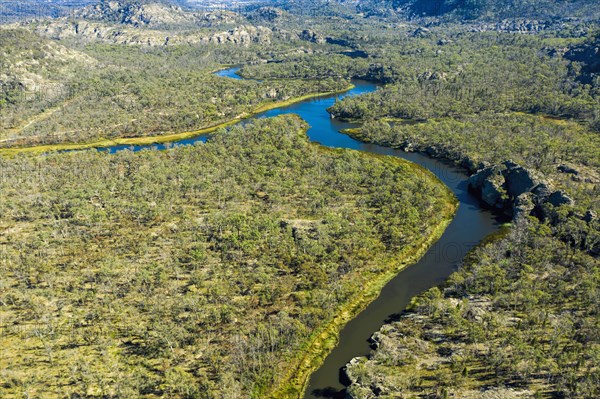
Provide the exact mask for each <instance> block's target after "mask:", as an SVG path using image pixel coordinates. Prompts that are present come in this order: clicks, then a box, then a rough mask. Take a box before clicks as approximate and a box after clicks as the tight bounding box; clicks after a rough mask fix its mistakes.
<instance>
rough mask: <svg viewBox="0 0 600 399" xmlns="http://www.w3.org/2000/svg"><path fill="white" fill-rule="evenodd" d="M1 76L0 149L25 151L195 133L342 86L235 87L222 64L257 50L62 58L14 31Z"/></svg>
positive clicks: (82, 51)
mask: <svg viewBox="0 0 600 399" xmlns="http://www.w3.org/2000/svg"><path fill="white" fill-rule="evenodd" d="M0 42H1V43H2V52H3V53H4V54H5V55H6V57H3V58H2V60H1V61H0V62H1V63H2V64H3V65H2V68H3V70H4V71H5V72H7V75H8V77H7V78H6V80H4V81H2V82H1V83H2V88H3V89H4V91H3V98H0V109H1V110H2V113H1V116H0V123H1V124H2V130H0V140H2V141H1V142H0V145H2V146H4V147H9V146H25V145H27V146H31V145H36V144H38V145H39V144H51V143H64V142H86V141H94V140H98V139H99V138H105V139H110V138H115V137H132V136H145V135H158V134H164V133H173V132H185V131H190V130H198V129H201V128H205V127H208V126H212V125H216V124H219V123H222V122H226V121H230V120H232V119H235V118H239V117H240V116H242V115H248V114H250V113H252V112H253V110H255V109H258V108H260V107H261V106H264V105H267V104H271V103H275V102H278V101H286V100H290V99H293V98H296V97H302V96H304V95H307V94H315V93H326V92H335V91H340V90H344V89H346V88H348V87H349V82H347V81H344V80H334V79H322V80H319V81H314V80H313V81H309V80H303V79H287V80H270V81H269V82H257V81H236V80H232V79H222V78H219V77H216V76H214V75H212V73H211V72H212V71H214V70H215V69H217V68H219V66H220V65H222V64H223V63H226V62H228V63H236V62H240V61H241V60H248V59H249V58H250V59H252V58H253V59H259V56H258V55H257V53H259V52H260V51H261V50H260V49H258V48H245V47H244V48H238V47H232V46H230V47H217V46H203V47H200V46H197V47H185V48H181V47H167V48H151V49H141V48H136V47H133V48H129V47H122V46H109V45H105V44H88V45H86V46H85V47H83V48H78V49H70V48H66V47H64V46H62V45H61V44H58V43H54V42H52V41H49V40H45V39H41V38H39V37H37V36H36V35H34V34H31V33H30V32H27V31H25V30H22V29H18V30H0Z"/></svg>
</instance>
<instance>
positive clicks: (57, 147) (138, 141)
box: [0, 84, 354, 157]
mask: <svg viewBox="0 0 600 399" xmlns="http://www.w3.org/2000/svg"><path fill="white" fill-rule="evenodd" d="M353 88H354V85H352V84H351V85H349V86H348V87H346V88H345V89H343V90H340V91H330V92H322V93H312V94H306V95H304V96H300V97H294V98H291V99H289V100H285V101H277V102H269V103H265V104H262V105H259V106H258V107H257V108H255V109H254V110H253V111H252V112H250V113H245V114H241V115H239V116H237V117H236V118H234V119H231V120H229V121H226V122H223V123H219V124H217V125H213V126H208V127H206V128H203V129H199V130H193V131H189V132H181V133H171V134H166V135H159V136H142V137H129V138H115V139H100V140H97V141H92V142H89V143H61V144H47V145H39V146H31V147H11V148H2V149H0V156H7V157H13V156H15V155H17V154H34V155H37V154H44V153H47V152H53V151H76V150H87V149H93V148H108V147H114V146H118V145H131V146H135V145H152V144H164V143H174V142H177V141H181V140H185V139H190V138H193V137H198V136H203V135H206V134H210V133H214V132H216V131H217V130H219V129H223V128H225V127H228V126H231V125H235V124H237V123H240V122H241V121H243V120H245V119H248V118H251V117H253V116H255V115H257V114H260V113H262V112H266V111H269V110H272V109H276V108H283V107H287V106H290V105H292V104H296V103H299V102H302V101H306V100H310V99H313V98H319V97H325V96H331V95H334V94H340V93H344V92H347V91H349V90H352V89H353Z"/></svg>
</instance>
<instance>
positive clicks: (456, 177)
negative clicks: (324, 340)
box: [107, 68, 498, 399]
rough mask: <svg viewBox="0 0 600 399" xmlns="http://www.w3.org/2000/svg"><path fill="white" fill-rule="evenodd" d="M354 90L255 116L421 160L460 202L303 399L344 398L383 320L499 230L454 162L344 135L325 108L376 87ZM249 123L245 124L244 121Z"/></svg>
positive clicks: (325, 141) (346, 333)
mask: <svg viewBox="0 0 600 399" xmlns="http://www.w3.org/2000/svg"><path fill="white" fill-rule="evenodd" d="M238 70H239V68H231V69H227V70H222V71H219V72H217V73H216V74H217V75H218V76H222V77H228V78H233V79H240V77H239V76H238V75H237V74H236V72H237V71H238ZM353 83H354V84H355V88H354V89H352V90H350V91H348V92H346V93H344V94H341V95H332V96H326V97H321V98H317V99H311V100H307V101H303V102H300V103H297V104H293V105H290V106H287V107H284V108H279V109H273V110H270V111H266V112H264V113H262V114H259V115H256V116H254V117H252V118H250V119H249V120H252V119H254V118H268V117H273V116H277V115H283V114H290V113H293V114H298V115H299V116H300V117H302V118H303V119H304V120H306V121H307V122H308V123H309V125H310V129H309V130H308V133H307V134H308V137H309V138H310V140H311V141H313V142H318V143H321V144H322V145H324V146H328V147H336V148H349V149H354V150H359V151H365V152H370V153H374V154H381V155H390V156H396V157H400V158H403V159H406V160H409V161H411V162H414V163H416V164H419V165H421V166H423V167H425V168H427V169H429V170H430V171H431V172H432V173H434V174H435V175H436V176H437V177H438V178H439V179H440V180H442V181H443V182H444V183H445V184H446V185H447V186H448V187H450V189H451V190H452V191H453V192H454V194H455V195H456V197H457V198H458V200H459V201H460V207H459V209H458V212H457V214H456V216H455V218H454V220H453V221H452V223H451V224H450V226H448V228H447V230H446V232H445V233H444V234H443V236H442V237H441V238H440V240H439V241H438V242H437V243H435V244H434V245H433V246H432V247H431V249H430V250H429V251H428V252H427V253H426V254H425V256H424V257H423V258H422V259H421V260H420V261H419V262H418V263H417V264H415V265H412V266H410V267H408V268H406V269H405V270H403V271H402V272H401V273H399V274H398V276H396V277H395V278H394V279H393V280H392V281H391V282H390V283H388V284H387V285H386V286H385V287H384V289H383V291H382V292H381V295H380V296H379V297H378V298H377V299H376V300H375V301H374V302H373V303H371V304H370V305H369V306H368V307H367V308H366V309H365V310H364V311H363V312H362V313H360V314H359V315H358V316H357V317H356V318H354V319H353V320H352V321H350V322H349V323H348V324H347V325H346V326H345V327H344V329H343V330H342V332H341V334H340V340H339V344H338V346H337V347H336V348H335V349H334V350H333V351H332V353H331V354H330V355H329V356H328V357H327V358H326V360H325V362H324V364H323V365H322V366H321V367H320V368H319V369H318V370H317V371H316V372H315V373H313V375H312V376H311V379H310V385H309V388H308V390H307V392H306V396H305V398H307V399H308V398H344V396H345V394H344V384H343V382H344V381H343V378H342V377H343V374H342V373H341V369H342V367H343V366H344V365H345V364H346V363H348V362H349V361H350V360H351V359H352V358H353V357H356V356H366V355H368V354H369V352H370V347H369V343H368V341H367V340H368V339H369V337H370V336H371V334H372V333H373V332H375V331H377V330H378V329H379V328H380V327H381V326H382V325H383V324H384V323H388V322H390V321H393V320H397V319H398V316H399V315H400V313H401V312H402V310H403V309H404V308H405V307H406V305H407V304H408V302H409V301H410V299H411V298H412V297H414V296H415V295H418V294H419V293H421V292H423V291H425V290H427V289H429V288H431V287H433V286H436V285H439V284H441V283H443V282H444V281H445V280H446V279H447V278H448V276H449V275H450V274H451V273H452V272H453V271H455V270H456V267H457V265H458V263H459V262H460V260H461V259H462V258H463V257H464V255H465V254H466V253H467V251H469V250H470V249H471V248H473V246H475V245H476V244H477V243H478V242H479V241H481V240H482V239H483V238H484V237H486V236H487V235H488V234H490V233H492V232H494V231H495V230H496V229H497V228H498V223H497V222H496V220H495V219H494V217H493V216H492V214H491V213H489V212H487V211H483V210H482V209H481V208H480V203H479V201H478V200H477V199H476V198H475V197H473V196H472V195H471V194H470V193H469V192H468V191H467V184H466V176H465V174H464V173H463V171H462V170H460V169H458V168H457V167H455V166H453V165H449V164H446V163H444V162H441V161H438V160H435V159H431V158H428V157H427V156H424V155H421V154H418V153H405V152H403V151H400V150H395V149H391V148H386V147H381V146H378V145H373V144H365V143H361V142H359V141H356V140H354V139H352V138H351V137H349V136H347V135H344V134H342V133H340V132H339V131H340V130H341V129H346V128H350V127H354V125H352V124H350V123H345V122H341V121H338V120H335V119H331V118H330V116H329V114H328V113H327V108H329V107H330V106H332V105H333V104H334V103H335V101H336V100H337V99H340V98H343V97H345V96H352V95H360V94H364V93H369V92H372V91H374V90H376V89H377V85H375V84H373V83H370V82H365V81H355V82H353ZM245 123H246V122H245ZM207 138H208V137H207V136H203V137H195V138H191V139H186V140H182V141H180V142H177V143H174V144H168V145H165V144H159V145H149V146H133V147H132V146H116V147H112V148H109V149H107V150H108V151H110V152H116V151H122V150H124V149H130V150H133V151H139V150H143V149H148V148H156V149H159V150H162V149H166V148H168V147H170V146H173V145H190V144H194V143H197V142H199V141H202V142H204V141H206V140H207Z"/></svg>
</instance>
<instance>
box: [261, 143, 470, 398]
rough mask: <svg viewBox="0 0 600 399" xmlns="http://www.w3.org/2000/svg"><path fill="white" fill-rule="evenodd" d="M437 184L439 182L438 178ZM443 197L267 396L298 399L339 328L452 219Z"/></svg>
mask: <svg viewBox="0 0 600 399" xmlns="http://www.w3.org/2000/svg"><path fill="white" fill-rule="evenodd" d="M321 150H322V151H338V150H332V149H326V148H324V147H321ZM363 154H364V156H368V157H374V158H378V159H385V162H387V163H390V164H396V165H398V164H403V165H410V167H411V169H413V170H414V171H415V172H416V173H420V174H421V175H428V174H429V175H430V176H431V179H432V180H437V178H436V177H435V176H434V175H433V174H431V172H429V171H428V170H427V169H425V168H423V167H421V166H419V165H416V164H413V163H411V162H408V161H405V160H403V159H400V158H392V157H384V156H381V155H376V154H369V153H363ZM440 184H443V183H442V182H441V181H440ZM446 200H447V206H446V209H445V213H444V215H443V216H442V219H441V221H440V222H439V223H438V224H437V225H436V226H435V227H434V228H433V230H432V232H431V234H429V235H428V236H425V237H423V238H422V239H421V240H420V241H419V242H416V243H414V244H413V245H411V246H407V247H405V248H403V249H402V251H400V252H399V253H398V254H397V256H396V258H395V259H393V260H390V261H389V263H388V264H387V267H386V271H385V273H381V274H379V275H377V276H371V275H368V276H367V275H365V279H364V280H365V281H364V282H363V287H364V290H363V292H362V294H360V295H357V296H356V299H354V300H353V301H352V302H349V303H347V304H345V305H344V306H342V307H340V308H339V309H338V310H337V312H336V315H335V316H334V317H333V319H332V320H331V321H330V322H329V323H327V324H326V325H325V326H323V327H322V328H321V329H320V330H318V331H316V332H315V333H314V334H313V336H312V337H311V339H310V341H309V343H308V344H307V345H306V349H305V350H304V351H303V352H302V355H301V356H299V357H297V358H296V359H292V360H291V362H292V363H293V367H290V371H289V372H288V374H287V376H286V377H285V378H284V379H283V382H282V384H281V385H280V386H279V387H276V388H275V390H274V391H273V392H272V393H271V394H269V395H268V397H270V398H272V399H292V398H299V399H301V398H302V397H303V395H304V392H305V390H306V389H307V388H308V383H309V378H310V375H311V374H312V373H313V372H314V371H316V370H317V369H318V368H319V367H320V365H321V364H322V363H323V361H324V360H325V358H326V357H327V355H328V354H329V353H330V352H331V351H332V350H333V349H334V348H335V347H336V345H337V344H338V340H339V334H340V331H341V330H342V328H343V327H344V326H345V325H346V324H347V323H348V322H349V321H350V320H352V319H353V318H355V317H356V316H357V315H358V314H359V313H360V312H361V311H362V310H364V309H365V308H366V307H367V306H368V305H369V304H370V303H371V302H373V301H374V300H375V299H376V298H377V297H378V296H379V294H380V293H381V290H382V289H383V287H385V285H386V284H387V283H388V282H390V281H391V280H392V279H393V278H394V277H395V276H396V275H397V274H398V273H399V272H400V271H402V270H403V269H405V268H406V267H407V266H410V265H412V264H415V263H416V262H418V261H419V259H421V258H422V257H423V256H424V255H425V253H426V252H427V250H428V249H429V248H430V247H431V246H432V245H433V244H434V243H435V242H436V241H437V240H439V238H440V237H441V236H442V234H443V233H444V231H445V230H446V228H447V227H448V225H449V224H450V223H451V222H452V220H453V218H454V215H455V213H456V211H457V210H458V206H459V203H458V200H457V199H456V197H455V196H454V195H453V194H452V192H451V191H450V189H449V188H447V198H446Z"/></svg>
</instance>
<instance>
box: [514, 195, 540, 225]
mask: <svg viewBox="0 0 600 399" xmlns="http://www.w3.org/2000/svg"><path fill="white" fill-rule="evenodd" d="M533 196H534V195H533V194H532V193H523V194H521V195H519V196H518V197H517V198H516V199H515V201H514V202H513V217H514V218H515V219H519V218H524V217H527V216H529V215H531V213H532V212H533V210H534V209H535V202H534V200H533Z"/></svg>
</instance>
